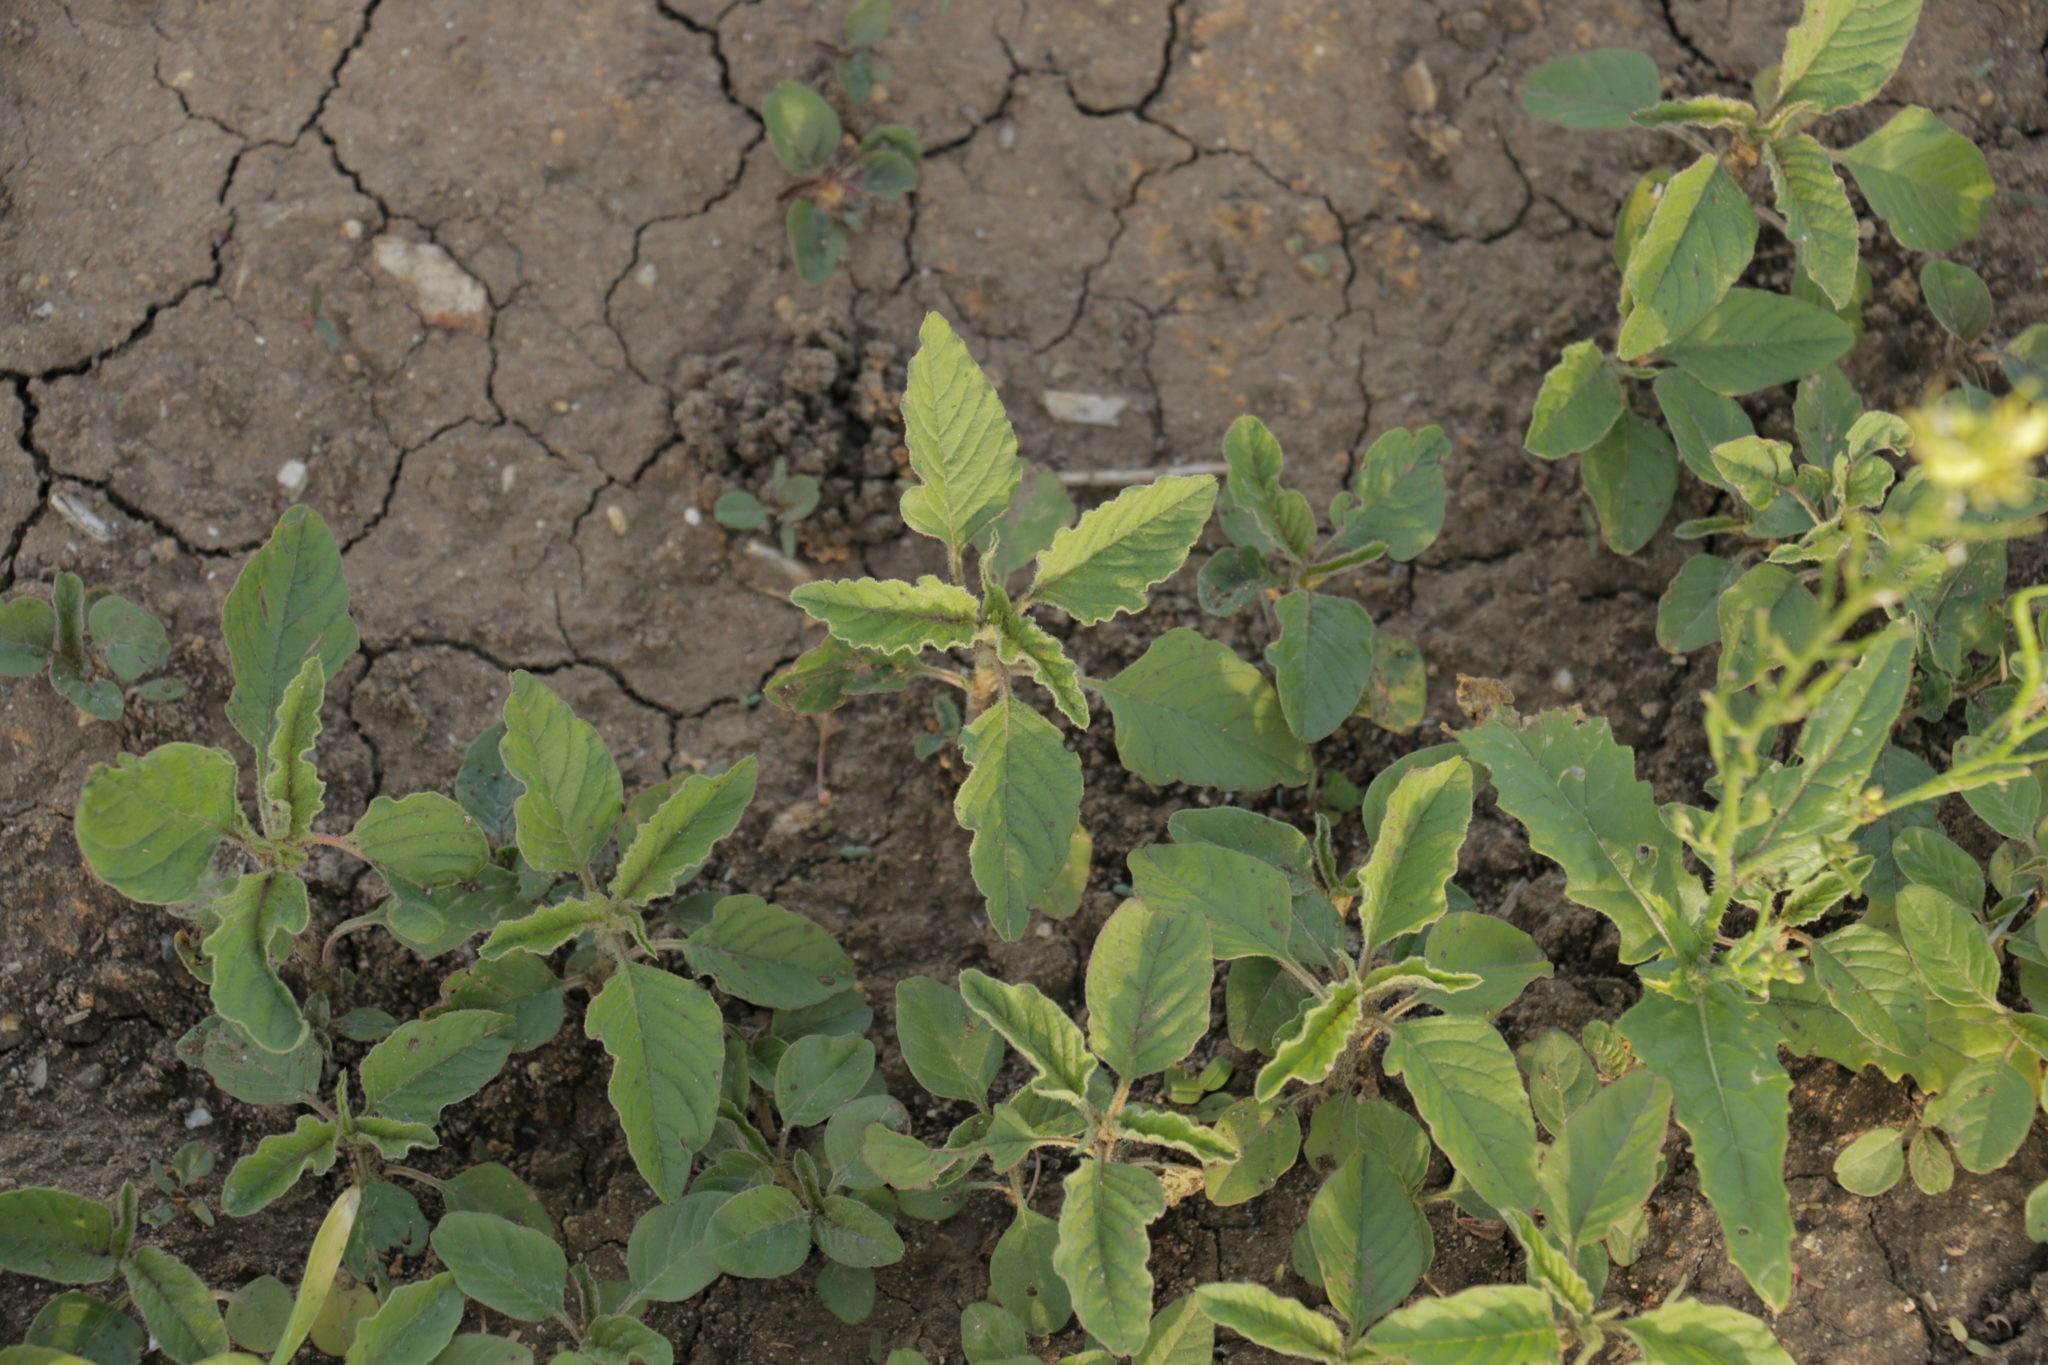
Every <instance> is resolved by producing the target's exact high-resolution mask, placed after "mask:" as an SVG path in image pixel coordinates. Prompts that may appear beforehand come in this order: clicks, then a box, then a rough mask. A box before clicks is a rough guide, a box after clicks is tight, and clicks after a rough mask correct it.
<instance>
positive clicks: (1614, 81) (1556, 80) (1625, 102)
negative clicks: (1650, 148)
mask: <svg viewBox="0 0 2048 1365" xmlns="http://www.w3.org/2000/svg"><path fill="white" fill-rule="evenodd" d="M1660 85H1661V82H1660V80H1659V78H1658V75H1657V64H1656V63H1655V62H1653V61H1651V60H1650V59H1649V58H1648V57H1647V56H1645V55H1644V54H1642V53H1640V52H1630V51H1628V50H1626V49H1622V48H1602V49H1601V50H1599V51H1597V52H1575V53H1573V54H1572V55H1571V56H1569V57H1559V58H1558V59H1556V60H1555V61H1549V62H1545V63H1544V64H1543V65H1542V66H1539V67H1537V68H1536V69H1535V70H1534V71H1532V72H1530V73H1529V79H1528V80H1527V81H1525V82H1523V84H1522V107H1523V108H1524V109H1526V110H1528V111H1529V114H1530V116H1531V117H1533V118H1540V119H1544V120H1546V121H1548V122H1551V123H1557V124H1562V125H1563V126H1565V127H1566V128H1572V129H1577V130H1580V131H1584V132H1600V133H1615V132H1625V131H1627V130H1628V129H1630V128H1633V127H1634V126H1635V125H1634V124H1633V123H1632V122H1630V120H1629V115H1630V114H1633V113H1634V112H1635V111H1636V110H1638V109H1646V108H1648V107H1649V106H1650V105H1653V104H1655V103H1656V102H1657V95H1658V92H1659V88H1660Z"/></svg>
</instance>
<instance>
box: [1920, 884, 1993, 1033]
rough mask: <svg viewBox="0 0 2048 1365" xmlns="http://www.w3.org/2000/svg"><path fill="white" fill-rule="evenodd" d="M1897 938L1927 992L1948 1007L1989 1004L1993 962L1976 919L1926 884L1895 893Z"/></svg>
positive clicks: (1991, 992) (1989, 947)
mask: <svg viewBox="0 0 2048 1365" xmlns="http://www.w3.org/2000/svg"><path fill="white" fill-rule="evenodd" d="M1896 905H1897V910H1898V916H1899V937H1900V938H1902V939H1904V940H1905V943H1906V951H1907V952H1909V953H1911V954H1912V955H1913V965H1914V966H1915V967H1917V968H1919V970H1920V977H1921V979H1922V980H1924V981H1925V982H1926V983H1927V985H1928V988H1929V989H1930V990H1932V991H1933V992H1934V993H1935V994H1936V995H1938V996H1940V997H1941V998H1942V999H1943V1000H1946V1001H1948V1002H1949V1003H1950V1004H1951V1005H1972V1004H1990V1003H1993V1002H1994V1001H1995V999H1996V998H1997V994H1998V958H1997V955H1996V954H1994V953H1993V952H1992V950H1991V943H1990V940H1989V939H1987V938H1986V937H1985V933H1984V926H1983V925H1981V924H1979V923H1978V922H1977V917H1976V916H1975V915H1972V914H1971V913H1970V912H1969V911H1968V910H1966V909H1964V908H1963V907H1962V906H1961V905H1959V904H1957V903H1956V902H1955V901H1954V900H1952V899H1950V898H1949V897H1948V896H1946V895H1944V894H1943V893H1942V892H1940V891H1938V890H1936V889H1935V888H1933V887H1931V886H1921V885H1918V884H1914V885H1911V886H1907V887H1903V888H1901V890H1900V891H1899V896H1898V900H1897V902H1896Z"/></svg>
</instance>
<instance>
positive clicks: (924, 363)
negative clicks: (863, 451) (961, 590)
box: [903, 313, 1023, 556]
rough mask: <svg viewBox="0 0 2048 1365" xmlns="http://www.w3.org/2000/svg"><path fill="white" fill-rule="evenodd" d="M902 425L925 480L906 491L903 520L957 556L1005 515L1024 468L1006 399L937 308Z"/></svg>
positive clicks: (913, 370) (923, 333) (921, 342)
mask: <svg viewBox="0 0 2048 1365" xmlns="http://www.w3.org/2000/svg"><path fill="white" fill-rule="evenodd" d="M903 426H904V442H905V444H906V445H908V446H909V448H910V468H911V472H913V473H914V474H916V475H917V477H918V480H919V482H918V484H917V486H916V487H913V488H909V489H906V490H905V491H904V494H903V520H904V522H905V524H907V525H908V526H909V527H910V529H911V530H913V531H916V532H917V533H918V534H920V535H927V536H930V537H932V538H933V539H935V540H938V541H941V542H943V543H944V544H945V546H946V547H947V550H948V551H949V552H950V553H951V554H953V555H955V556H958V555H959V554H960V552H961V551H962V550H963V549H965V548H966V546H967V545H968V544H969V543H970V542H971V541H973V539H974V538H975V537H976V536H978V535H980V534H981V531H982V528H984V527H985V526H987V525H988V524H989V523H990V522H992V521H994V520H995V519H996V518H998V517H1000V516H1001V515H1002V514H1003V509H1004V508H1005V507H1007V506H1008V505H1009V502H1010V495H1011V493H1012V492H1013V491H1015V489H1016V487H1017V483H1018V481H1019V479H1021V478H1022V476H1023V467H1022V464H1021V463H1020V462H1019V460H1018V459H1017V433H1016V432H1015V431H1013V430H1012V429H1011V427H1010V419H1009V417H1008V416H1007V415H1006V414H1005V413H1004V412H1003V404H1002V400H1001V399H999V398H997V397H996V391H995V388H994V386H993V385H991V384H990V383H989V382H988V377H987V376H986V375H984V374H983V373H982V372H981V368H980V367H979V366H978V365H976V364H975V363H974V357H973V356H971V355H969V354H968V352H967V345H966V343H965V342H963V341H961V340H960V338H959V336H958V335H957V334H956V333H955V332H954V331H953V328H952V326H951V325H950V324H949V323H948V322H947V321H946V320H945V319H944V318H942V317H940V316H939V315H938V314H937V313H930V314H927V315H926V317H925V320H924V325H923V327H922V328H920V329H919V331H918V349H917V354H916V355H915V356H913V357H912V358H911V361H910V376H909V382H908V385H907V386H906V388H905V389H904V393H903Z"/></svg>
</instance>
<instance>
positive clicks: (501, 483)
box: [498, 464, 519, 493]
mask: <svg viewBox="0 0 2048 1365" xmlns="http://www.w3.org/2000/svg"><path fill="white" fill-rule="evenodd" d="M517 482H519V466H518V465H512V464H508V465H506V466H505V467H504V468H503V469H501V470H499V471H498V491H499V492H500V493H510V492H511V491H512V485H513V484H515V483H517Z"/></svg>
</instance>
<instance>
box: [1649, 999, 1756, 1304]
mask: <svg viewBox="0 0 2048 1365" xmlns="http://www.w3.org/2000/svg"><path fill="white" fill-rule="evenodd" d="M1618 1027H1619V1028H1620V1030H1621V1034H1622V1036H1623V1037H1624V1038H1626V1039H1628V1042H1629V1045H1630V1046H1631V1047H1633V1048H1634V1049H1635V1052H1636V1055H1637V1056H1638V1057H1641V1058H1642V1059H1643V1062H1644V1064H1645V1065H1647V1066H1648V1067H1649V1068H1650V1069H1651V1070H1652V1071H1654V1072H1655V1073H1657V1074H1658V1075H1659V1076H1662V1077H1663V1078H1664V1079H1665V1080H1666V1081H1668V1082H1670V1084H1671V1089H1672V1095H1673V1100H1674V1106H1675V1108H1676V1110H1677V1116H1678V1122H1679V1125H1680V1126H1681V1127H1683V1128H1684V1129H1685V1131H1686V1132H1687V1134H1689V1135H1690V1136H1691V1138H1692V1151H1693V1160H1694V1161H1695V1162H1696V1163H1697V1164H1698V1166H1699V1171H1700V1187H1701V1189H1702V1190H1704V1191H1705V1193H1706V1196H1707V1199H1708V1200H1709V1201H1710V1202H1711V1203H1712V1204H1713V1206H1714V1212H1715V1214H1716V1215H1717V1216H1718V1217H1719V1218H1720V1221H1721V1231H1722V1233H1723V1234H1724V1235H1725V1236H1726V1238H1727V1242H1728V1256H1729V1259H1730V1260H1732V1261H1734V1262H1735V1265H1736V1267H1737V1268H1738V1269H1740V1270H1741V1271H1742V1273H1743V1275H1744V1276H1745V1277H1746V1278H1747V1279H1748V1280H1749V1282H1750V1284H1751V1285H1752V1286H1753V1287H1754V1288H1755V1289H1756V1291H1757V1293H1758V1294H1760V1295H1761V1296H1762V1297H1763V1300H1764V1302H1765V1303H1767V1304H1771V1305H1773V1306H1776V1307H1783V1306H1784V1304H1785V1302H1786V1301H1787V1300H1788V1299H1789V1298H1790V1297H1791V1294H1792V1205H1791V1199H1790V1197H1789V1196H1788V1195H1787V1194H1786V1192H1785V1144H1786V1141H1787V1132H1788V1129H1787V1124H1788V1118H1789V1114H1790V1111H1791V1092H1792V1080H1791V1078H1790V1077H1789V1076H1787V1075H1786V1074H1785V1068H1784V1066H1783V1065H1782V1064H1781V1063H1780V1062H1779V1061H1778V1042H1779V1035H1778V1031H1777V1030H1776V1029H1775V1028H1773V1027H1772V1026H1771V1024H1770V1023H1769V1022H1768V1019H1767V1017H1765V1016H1761V1015H1760V1014H1759V1011H1758V1010H1757V1009H1756V1008H1755V1006H1753V1005H1752V1004H1751V1003H1750V1002H1749V1001H1748V1000H1747V999H1746V998H1745V997H1743V996H1741V995H1740V994H1739V993H1737V992H1736V990H1735V989H1734V988H1733V987H1732V986H1728V985H1715V986H1712V987H1710V988H1708V990H1707V991H1706V992H1705V994H1703V995H1702V996H1701V997H1700V998H1699V999H1697V1000H1690V1001H1686V1000H1676V999H1673V998H1672V997H1670V996H1668V995H1657V994H1654V993H1653V994H1647V995H1645V996H1644V997H1643V998H1642V1000H1640V1001H1639V1002H1637V1004H1636V1005H1635V1007H1634V1008H1632V1009H1630V1010H1629V1012H1628V1013H1627V1014H1624V1015H1623V1016H1622V1017H1621V1022H1620V1024H1619V1025H1618Z"/></svg>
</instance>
